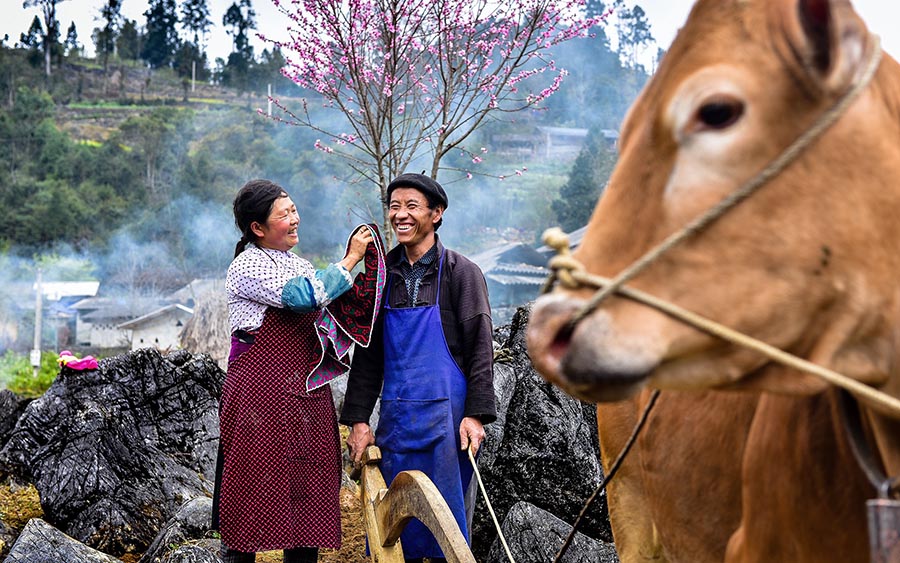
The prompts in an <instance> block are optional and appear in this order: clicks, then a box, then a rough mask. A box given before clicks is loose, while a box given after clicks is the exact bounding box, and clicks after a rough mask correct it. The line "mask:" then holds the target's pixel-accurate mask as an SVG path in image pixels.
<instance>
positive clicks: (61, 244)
mask: <svg viewBox="0 0 900 563" xmlns="http://www.w3.org/2000/svg"><path fill="white" fill-rule="evenodd" d="M56 1H58V0H26V6H27V5H29V3H31V5H43V6H47V5H50V6H52V5H54V4H55V2H56ZM149 6H150V8H149V9H148V11H147V12H146V14H145V16H146V21H144V22H135V21H132V20H125V19H124V18H122V17H121V16H119V15H118V12H117V7H118V8H120V7H121V2H120V0H109V2H108V3H107V4H105V5H104V9H103V11H102V12H101V13H100V14H98V15H97V16H98V17H97V21H98V27H97V28H95V29H93V30H91V41H92V42H93V44H94V52H95V53H94V56H91V57H88V56H86V55H85V49H84V47H83V45H81V44H80V43H79V41H80V39H79V38H80V37H81V35H79V31H78V30H75V29H74V27H71V28H70V29H69V31H68V33H67V34H66V36H65V37H63V34H61V33H60V32H59V29H58V28H59V23H58V22H55V23H54V22H53V21H52V20H51V21H49V22H48V21H47V18H46V17H45V18H44V20H41V19H40V18H38V17H35V19H34V21H33V23H32V25H31V28H30V29H28V30H23V33H22V34H21V36H20V37H19V38H18V40H17V41H15V40H11V39H7V40H6V41H3V42H2V43H0V143H2V144H3V150H2V151H0V205H2V206H3V208H4V209H5V213H3V214H2V215H0V263H2V264H3V266H4V267H3V268H2V271H3V279H4V282H21V281H28V280H31V279H33V277H34V270H35V266H36V265H41V267H42V269H43V270H44V272H45V279H59V280H66V279H94V280H100V281H101V282H102V283H101V286H102V287H103V288H105V290H107V291H111V290H112V288H116V287H118V288H127V289H128V290H129V291H134V292H139V293H152V292H159V291H165V290H170V289H172V288H175V287H180V286H181V285H183V284H185V283H187V282H189V281H190V280H192V279H196V278H199V277H221V275H222V274H223V272H224V270H225V269H226V268H227V265H228V263H229V261H230V259H231V256H232V252H233V247H234V243H235V242H236V239H237V232H236V229H235V228H234V227H233V222H232V218H231V209H230V206H231V199H232V197H233V195H234V193H235V192H236V191H237V189H238V188H239V187H240V186H241V185H242V184H243V183H244V182H246V181H247V180H249V179H251V178H257V177H265V178H269V179H272V180H274V181H276V182H278V183H280V184H281V185H282V186H284V187H285V188H286V189H287V190H288V192H289V193H290V194H291V196H292V197H293V199H294V201H295V202H297V205H298V208H299V210H300V214H301V224H300V244H299V247H298V248H297V250H298V251H299V252H300V253H301V254H302V255H304V256H306V257H308V258H310V259H311V260H313V261H314V262H315V263H326V262H327V261H330V260H335V259H336V258H337V257H338V255H339V254H340V253H341V252H342V247H343V244H344V242H345V240H346V236H347V233H348V232H349V230H350V229H351V228H352V226H353V225H355V224H358V223H361V222H369V221H373V220H375V218H376V217H377V215H378V212H379V211H378V210H379V208H380V201H379V196H378V192H377V191H376V190H373V189H372V188H371V186H369V185H367V184H366V183H365V182H363V181H362V180H361V178H360V177H359V176H358V175H357V174H356V173H355V171H354V170H353V168H352V167H350V166H348V165H347V163H346V162H344V161H342V160H341V159H339V158H335V157H334V156H332V155H329V154H326V152H324V151H322V150H317V146H318V143H319V135H320V133H319V132H317V131H315V130H312V129H310V128H305V127H296V126H289V125H286V124H285V123H284V122H283V121H281V120H279V119H278V118H277V111H278V110H277V109H276V110H275V112H274V113H272V114H271V115H270V112H272V110H271V105H269V104H268V98H267V94H268V92H269V89H271V92H272V96H273V98H277V99H278V100H279V103H280V104H283V105H284V106H287V107H299V106H300V104H304V105H305V107H307V108H308V111H310V112H311V113H312V115H313V116H314V118H315V119H316V120H317V122H319V123H324V124H331V123H333V124H336V125H335V126H336V127H337V126H339V124H340V122H341V120H342V119H344V116H343V115H342V114H341V113H340V112H339V111H336V110H334V109H333V108H329V107H323V104H322V103H320V100H319V98H318V94H317V93H316V92H314V91H310V90H307V89H304V88H302V87H301V86H299V85H297V84H295V83H294V82H292V81H290V80H288V79H287V78H285V77H284V76H283V75H282V73H281V72H280V69H281V68H282V66H283V65H284V61H285V59H284V57H283V56H282V54H281V52H280V51H279V49H278V48H277V46H276V45H273V46H272V48H271V49H265V50H263V52H261V53H259V54H256V53H255V52H254V50H253V48H252V47H250V46H249V42H248V41H247V37H248V34H250V33H254V32H255V22H254V20H253V8H252V4H251V0H240V1H239V2H235V3H234V4H233V5H232V7H231V8H230V9H229V10H228V12H227V13H226V16H225V18H224V20H223V22H222V24H223V25H225V26H226V27H229V26H230V29H231V31H230V33H231V35H232V37H233V41H234V45H233V51H232V53H231V55H230V56H229V57H228V60H227V61H226V60H222V59H218V60H217V61H216V62H215V63H214V64H212V65H210V63H209V61H207V58H206V54H205V53H203V52H202V41H200V40H199V39H198V38H199V37H200V36H202V34H203V33H204V32H205V30H207V29H208V26H209V25H212V22H211V21H210V19H209V16H208V8H206V0H183V2H182V3H181V4H180V5H177V4H176V2H175V0H152V1H151V2H150V3H149ZM610 7H612V8H614V9H615V8H619V9H621V10H622V11H623V14H620V17H619V19H618V20H617V24H616V25H615V26H612V25H606V24H601V25H597V26H595V27H594V28H592V29H591V36H589V37H584V38H577V39H573V40H571V41H567V42H565V43H561V44H559V45H557V46H555V47H554V48H553V53H552V55H553V57H554V58H555V61H556V65H557V66H559V67H562V68H565V70H566V71H567V76H566V78H565V80H564V81H563V83H562V85H561V87H560V88H559V90H558V91H557V92H556V93H555V94H554V95H552V96H550V97H549V98H547V99H546V100H545V101H543V102H542V103H541V104H540V105H539V106H538V107H535V108H532V109H530V110H529V111H521V112H517V113H514V114H509V115H505V116H504V117H503V118H502V119H493V120H489V121H485V122H484V124H483V125H481V126H480V127H479V128H478V130H477V131H476V132H475V134H474V137H475V138H474V145H475V146H479V145H480V146H481V147H482V148H481V151H482V152H483V158H478V159H477V160H478V161H481V162H480V163H479V164H478V165H477V167H473V165H472V161H471V159H470V155H468V154H466V153H464V152H458V153H456V152H455V153H452V154H448V156H447V157H446V159H445V161H446V164H447V170H448V172H446V173H442V175H441V176H440V177H439V180H440V181H441V182H442V183H443V184H444V186H445V187H446V189H447V191H448V194H449V196H450V201H451V205H450V208H449V210H448V214H447V215H446V221H445V222H444V224H445V226H444V227H443V229H442V231H441V235H442V237H443V238H444V239H445V241H446V242H447V243H448V244H449V245H452V246H453V247H456V248H459V249H460V250H462V251H464V252H478V251H480V250H484V249H486V248H490V247H493V246H497V245H499V244H504V243H507V242H514V241H520V242H526V243H529V244H532V243H534V244H539V237H540V234H541V233H542V232H543V230H544V229H546V228H547V227H550V226H554V225H561V226H562V227H563V228H564V229H565V230H573V229H576V228H578V227H580V226H582V225H583V224H584V223H585V222H586V221H587V218H588V216H589V213H590V210H591V209H592V207H593V204H594V202H595V201H596V198H597V197H598V195H599V193H600V191H601V190H602V188H603V186H604V185H605V183H606V179H607V177H608V175H609V173H610V170H611V168H612V166H613V164H614V163H615V149H614V135H615V134H616V132H617V130H618V128H619V126H620V123H621V120H622V118H623V116H624V113H625V111H626V109H627V107H628V106H629V105H630V103H631V102H632V101H633V99H634V97H635V96H636V95H637V93H638V91H639V90H640V88H641V87H642V86H643V84H644V83H645V82H646V80H647V78H648V75H649V73H650V72H651V71H652V69H651V68H647V65H644V64H640V63H639V62H638V58H637V54H638V53H641V52H644V51H645V50H646V49H648V48H650V47H651V46H653V45H654V44H653V40H652V35H651V33H650V29H649V24H648V23H647V20H646V16H645V14H644V12H643V11H642V10H641V9H640V7H639V6H635V7H634V8H633V9H631V10H626V9H625V8H623V7H621V5H620V4H619V3H617V4H615V5H613V6H608V5H606V4H604V3H602V2H596V1H592V2H588V4H587V9H588V10H593V11H594V13H596V14H602V13H605V12H606V11H607V10H609V8H610ZM204 14H205V15H204ZM45 15H46V11H45ZM48 29H49V30H50V32H49V33H48V32H47V31H46V30H48ZM613 46H615V47H613ZM654 48H655V47H654ZM659 56H661V52H660V53H658V55H657V57H659ZM198 69H199V70H198ZM192 70H193V74H192ZM539 79H540V78H539ZM307 102H308V104H307ZM547 130H553V131H563V132H568V131H575V132H578V131H582V132H584V131H586V132H587V133H586V138H584V140H583V145H582V148H581V150H580V152H578V151H577V150H576V151H575V152H574V153H572V154H571V155H568V156H564V157H559V156H558V155H555V156H549V155H548V154H544V153H542V152H541V151H539V150H536V149H535V148H534V146H532V145H527V146H525V148H523V146H521V143H520V144H519V145H516V144H515V143H513V144H512V145H511V144H510V139H518V140H519V141H521V140H522V139H525V141H524V142H528V143H533V142H534V139H536V138H538V137H539V135H540V133H539V132H541V131H547ZM611 133H612V134H613V136H612V137H611V136H610V135H611ZM582 134H583V133H582ZM611 139H612V140H611ZM470 144H471V143H470ZM472 172H474V173H472ZM3 300H4V301H7V303H0V309H4V310H8V309H9V307H10V304H9V303H8V302H9V301H11V300H15V297H14V296H11V295H7V296H6V297H5V298H3Z"/></svg>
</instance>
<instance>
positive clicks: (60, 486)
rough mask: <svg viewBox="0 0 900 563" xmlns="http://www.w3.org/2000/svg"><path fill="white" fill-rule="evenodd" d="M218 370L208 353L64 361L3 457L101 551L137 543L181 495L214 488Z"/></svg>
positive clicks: (48, 508)
mask: <svg viewBox="0 0 900 563" xmlns="http://www.w3.org/2000/svg"><path fill="white" fill-rule="evenodd" d="M224 377H225V374H224V373H223V372H222V370H221V369H219V367H218V366H217V365H216V363H215V362H214V361H213V360H212V359H211V358H210V357H209V356H206V355H203V354H199V355H196V356H195V355H192V354H190V353H188V352H184V351H179V352H174V353H172V354H169V355H167V356H165V357H163V356H162V355H161V354H160V353H159V352H158V351H157V350H154V349H144V350H138V351H136V352H132V353H128V354H123V355H121V356H116V357H113V358H109V359H105V360H102V361H101V362H100V367H99V369H96V370H89V371H74V370H71V369H69V368H63V370H62V371H61V372H60V374H59V377H58V378H57V380H56V381H55V382H54V384H53V385H52V386H51V387H50V389H49V390H48V391H47V392H46V393H45V394H44V395H43V396H42V397H41V398H40V399H37V400H35V401H33V402H31V404H29V405H28V408H27V409H26V410H25V414H23V415H22V417H21V418H20V419H19V422H18V424H17V425H16V428H15V430H14V431H13V433H12V435H11V436H10V439H9V441H8V442H7V444H6V446H5V447H4V448H3V450H2V451H0V464H2V466H3V467H4V468H5V469H6V470H7V471H9V472H12V473H13V474H16V475H19V476H21V477H23V478H25V479H27V480H28V481H30V482H32V483H34V485H35V487H36V488H37V490H38V492H39V493H40V496H41V505H42V507H43V509H44V515H45V518H46V519H47V521H48V522H51V523H53V524H54V525H55V526H57V527H58V528H59V529H61V530H63V531H64V532H66V533H68V534H69V535H71V536H73V537H74V538H76V539H78V540H79V541H81V542H83V543H85V544H87V545H90V546H91V547H94V548H96V549H99V550H102V551H104V552H107V553H129V552H143V551H145V550H146V548H147V547H148V546H149V544H150V543H151V542H152V541H153V539H154V538H155V537H156V536H157V533H158V531H159V529H160V528H161V527H162V526H163V524H165V523H166V522H167V521H168V520H169V519H170V518H171V517H172V516H173V515H174V514H175V513H176V511H177V510H178V508H179V507H180V506H181V505H182V504H183V503H184V502H185V501H187V500H189V499H192V498H195V497H199V496H204V495H209V494H211V493H212V483H213V476H214V472H215V459H216V449H217V445H218V437H219V420H218V405H219V401H218V398H219V396H220V393H221V386H222V383H223V381H224ZM61 560H65V559H61Z"/></svg>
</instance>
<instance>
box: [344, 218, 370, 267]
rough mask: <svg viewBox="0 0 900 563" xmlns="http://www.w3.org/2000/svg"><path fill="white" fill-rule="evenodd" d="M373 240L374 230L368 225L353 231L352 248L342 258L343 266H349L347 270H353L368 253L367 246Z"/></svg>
mask: <svg viewBox="0 0 900 563" xmlns="http://www.w3.org/2000/svg"><path fill="white" fill-rule="evenodd" d="M372 240H373V239H372V231H370V230H369V229H368V228H367V227H360V228H358V229H357V230H356V232H355V233H353V236H352V237H350V249H349V250H347V255H346V256H344V259H343V260H341V266H343V267H345V268H347V270H352V269H353V268H354V267H356V265H357V264H359V261H360V260H362V258H363V256H365V255H366V248H367V247H368V246H369V243H370V242H372Z"/></svg>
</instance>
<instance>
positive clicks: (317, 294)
mask: <svg viewBox="0 0 900 563" xmlns="http://www.w3.org/2000/svg"><path fill="white" fill-rule="evenodd" d="M352 283H353V279H352V278H351V277H350V272H348V271H347V269H346V268H344V267H343V266H341V265H339V264H331V265H330V266H328V267H327V268H325V269H324V270H316V275H315V276H314V277H312V278H305V277H302V276H299V277H296V278H293V279H291V280H290V281H288V282H287V283H286V284H285V286H284V289H283V290H282V291H281V304H282V305H283V306H284V307H285V308H286V309H290V310H291V311H294V312H295V313H308V312H310V311H315V310H316V309H321V308H322V307H325V306H326V305H328V304H329V303H331V302H332V301H333V300H334V299H336V298H337V297H338V296H340V295H341V294H342V293H344V292H345V291H347V290H348V289H350V287H351V285H352Z"/></svg>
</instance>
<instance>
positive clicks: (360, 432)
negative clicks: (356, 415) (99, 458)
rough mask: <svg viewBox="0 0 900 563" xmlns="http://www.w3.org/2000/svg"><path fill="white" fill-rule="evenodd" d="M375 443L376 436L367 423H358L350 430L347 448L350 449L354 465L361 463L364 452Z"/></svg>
mask: <svg viewBox="0 0 900 563" xmlns="http://www.w3.org/2000/svg"><path fill="white" fill-rule="evenodd" d="M374 443H375V435H374V434H372V429H371V428H370V427H369V425H368V424H366V423H365V422H356V423H354V424H353V426H352V427H351V428H350V436H348V437H347V447H349V448H350V460H351V461H353V463H355V464H356V463H361V462H362V455H363V452H365V451H366V448H367V447H369V446H371V445H372V444H374Z"/></svg>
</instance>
